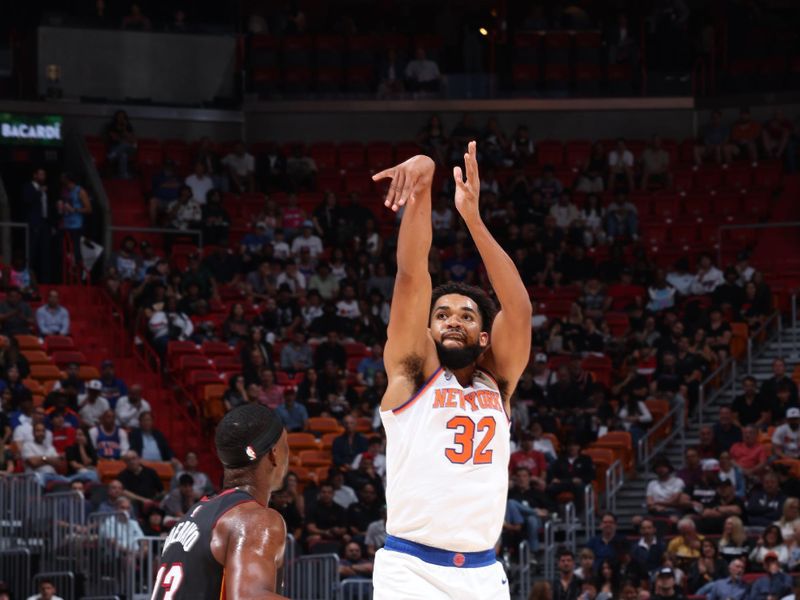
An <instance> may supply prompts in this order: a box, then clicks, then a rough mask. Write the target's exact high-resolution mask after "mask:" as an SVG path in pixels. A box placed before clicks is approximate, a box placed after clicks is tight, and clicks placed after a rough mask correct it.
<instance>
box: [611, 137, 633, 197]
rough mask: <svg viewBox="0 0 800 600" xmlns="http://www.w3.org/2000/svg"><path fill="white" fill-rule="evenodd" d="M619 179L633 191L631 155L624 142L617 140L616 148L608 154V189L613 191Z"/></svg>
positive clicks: (620, 139)
mask: <svg viewBox="0 0 800 600" xmlns="http://www.w3.org/2000/svg"><path fill="white" fill-rule="evenodd" d="M620 178H624V179H625V182H626V183H627V184H628V190H633V153H632V152H631V151H630V150H628V148H627V146H625V140H624V139H622V138H619V139H617V145H616V147H615V148H614V149H613V150H612V151H611V152H609V153H608V189H609V190H610V191H612V192H613V191H614V189H615V188H616V186H617V185H618V181H619V179H620Z"/></svg>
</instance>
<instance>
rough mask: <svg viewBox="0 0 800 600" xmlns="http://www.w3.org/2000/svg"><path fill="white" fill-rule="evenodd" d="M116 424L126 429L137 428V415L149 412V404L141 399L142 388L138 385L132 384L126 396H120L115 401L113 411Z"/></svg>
mask: <svg viewBox="0 0 800 600" xmlns="http://www.w3.org/2000/svg"><path fill="white" fill-rule="evenodd" d="M115 412H116V414H117V423H118V424H119V425H121V426H122V427H125V428H127V429H132V428H134V427H139V415H141V414H142V413H143V412H151V411H150V403H149V402H148V401H147V400H145V399H144V398H142V386H141V385H139V384H138V383H135V384H133V385H132V386H131V387H130V389H129V390H128V395H127V396H122V397H121V398H120V399H119V400H117V407H116V409H115Z"/></svg>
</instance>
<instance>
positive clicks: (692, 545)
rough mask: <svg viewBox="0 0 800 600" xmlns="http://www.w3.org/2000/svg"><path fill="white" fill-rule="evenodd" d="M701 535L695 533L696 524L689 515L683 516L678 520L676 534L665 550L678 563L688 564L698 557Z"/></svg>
mask: <svg viewBox="0 0 800 600" xmlns="http://www.w3.org/2000/svg"><path fill="white" fill-rule="evenodd" d="M703 539H704V538H703V536H702V535H700V534H698V533H697V526H696V525H695V523H694V520H692V518H691V517H684V518H682V519H681V520H680V521H678V535H677V536H676V537H674V538H673V539H672V540H671V541H670V543H669V544H668V545H667V552H668V553H669V554H670V555H671V556H672V557H674V559H675V560H677V561H678V564H680V565H684V566H688V565H689V564H691V562H692V561H694V560H696V559H697V558H699V557H700V544H701V543H702V541H703Z"/></svg>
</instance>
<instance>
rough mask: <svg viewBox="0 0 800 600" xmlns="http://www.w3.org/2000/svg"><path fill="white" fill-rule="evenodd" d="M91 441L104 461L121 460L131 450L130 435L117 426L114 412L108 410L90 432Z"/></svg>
mask: <svg viewBox="0 0 800 600" xmlns="http://www.w3.org/2000/svg"><path fill="white" fill-rule="evenodd" d="M89 439H91V441H92V446H94V447H95V448H96V449H97V455H98V456H99V457H100V458H104V459H113V460H119V459H120V458H122V456H123V455H124V454H125V453H126V452H127V451H128V449H129V448H130V445H129V442H128V433H127V432H126V431H125V430H124V429H123V428H122V427H120V426H119V425H117V424H116V420H115V415H114V411H113V410H111V409H108V410H107V411H105V412H104V413H103V415H102V416H101V417H100V422H99V423H98V425H97V426H95V427H92V428H91V429H90V430H89Z"/></svg>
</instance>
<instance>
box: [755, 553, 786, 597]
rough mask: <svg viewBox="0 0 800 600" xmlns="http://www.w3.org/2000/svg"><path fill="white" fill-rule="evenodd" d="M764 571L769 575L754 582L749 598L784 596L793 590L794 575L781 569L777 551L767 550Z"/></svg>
mask: <svg viewBox="0 0 800 600" xmlns="http://www.w3.org/2000/svg"><path fill="white" fill-rule="evenodd" d="M784 564H786V563H784ZM764 571H765V572H766V573H767V576H766V577H760V578H759V579H757V580H756V581H754V582H753V585H752V586H751V588H750V596H749V600H769V599H770V598H784V597H785V596H787V595H788V594H790V593H791V592H792V588H793V585H792V583H793V582H792V577H791V575H789V574H788V573H784V572H783V571H782V570H781V563H780V558H779V556H778V554H777V553H775V552H767V553H766V554H765V555H764Z"/></svg>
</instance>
